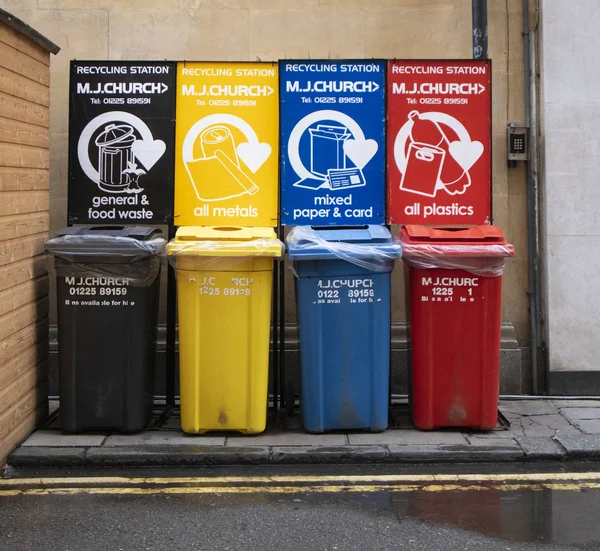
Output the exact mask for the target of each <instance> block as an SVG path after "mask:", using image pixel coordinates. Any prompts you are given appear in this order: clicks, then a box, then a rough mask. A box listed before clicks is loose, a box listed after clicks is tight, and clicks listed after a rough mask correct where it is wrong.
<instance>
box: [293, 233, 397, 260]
mask: <svg viewBox="0 0 600 551" xmlns="http://www.w3.org/2000/svg"><path fill="white" fill-rule="evenodd" d="M325 242H327V243H325ZM328 243H331V245H328ZM335 243H339V244H344V243H347V244H349V245H351V246H350V247H343V246H341V247H340V248H339V253H337V254H336V246H335ZM286 245H287V252H288V258H289V259H290V260H336V259H337V260H340V259H341V260H344V259H346V258H356V259H365V260H370V259H373V260H380V261H384V262H385V261H389V260H393V259H395V258H400V257H401V256H402V248H401V247H400V245H399V244H398V243H395V242H394V241H393V239H392V234H391V233H390V231H389V230H388V229H387V228H386V227H384V226H375V225H370V226H338V227H335V226H297V227H295V228H294V229H293V230H292V231H291V232H290V234H289V235H288V237H287V239H286ZM349 261H350V260H349Z"/></svg>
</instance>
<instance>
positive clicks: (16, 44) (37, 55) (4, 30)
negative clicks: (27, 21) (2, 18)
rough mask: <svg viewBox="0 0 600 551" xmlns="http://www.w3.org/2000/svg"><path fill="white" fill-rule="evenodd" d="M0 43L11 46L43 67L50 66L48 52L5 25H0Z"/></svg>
mask: <svg viewBox="0 0 600 551" xmlns="http://www.w3.org/2000/svg"><path fill="white" fill-rule="evenodd" d="M0 42H4V43H5V44H8V45H9V46H12V47H13V48H14V49H15V50H19V51H20V52H23V53H24V54H26V55H28V56H29V57H32V58H33V59H35V60H37V61H39V62H40V63H43V64H44V65H50V53H49V52H47V51H46V50H44V48H42V47H41V46H38V45H37V44H36V43H35V42H32V41H31V40H29V39H28V38H27V37H26V36H23V35H22V34H21V33H19V32H17V31H15V30H14V29H11V28H10V27H8V26H6V25H0Z"/></svg>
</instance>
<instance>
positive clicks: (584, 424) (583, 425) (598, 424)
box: [575, 419, 600, 434]
mask: <svg viewBox="0 0 600 551" xmlns="http://www.w3.org/2000/svg"><path fill="white" fill-rule="evenodd" d="M575 424H576V425H577V427H578V428H579V429H581V431H582V432H584V433H586V434H600V419H592V420H589V421H586V420H581V421H575Z"/></svg>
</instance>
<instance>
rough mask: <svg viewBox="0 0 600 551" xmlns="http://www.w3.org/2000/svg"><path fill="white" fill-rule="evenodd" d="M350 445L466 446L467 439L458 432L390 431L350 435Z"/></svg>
mask: <svg viewBox="0 0 600 551" xmlns="http://www.w3.org/2000/svg"><path fill="white" fill-rule="evenodd" d="M348 440H349V442H350V445H356V446H365V445H374V444H379V445H388V444H392V445H395V444H447V445H457V446H459V445H461V444H462V445H464V444H466V443H467V441H466V440H465V437H464V436H463V435H462V433H461V432H458V431H453V432H450V431H417V430H388V431H386V432H380V433H376V434H374V433H350V434H348Z"/></svg>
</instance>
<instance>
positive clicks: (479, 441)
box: [465, 434, 516, 448]
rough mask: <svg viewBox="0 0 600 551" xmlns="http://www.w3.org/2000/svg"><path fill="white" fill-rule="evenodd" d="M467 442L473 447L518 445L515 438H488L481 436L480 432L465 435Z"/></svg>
mask: <svg viewBox="0 0 600 551" xmlns="http://www.w3.org/2000/svg"><path fill="white" fill-rule="evenodd" d="M465 436H466V439H467V442H468V443H469V444H470V445H471V446H472V447H483V448H486V447H494V448H504V447H507V446H508V447H513V446H516V444H515V442H516V441H515V439H514V438H486V437H485V436H480V435H478V434H467V435H465Z"/></svg>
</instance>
